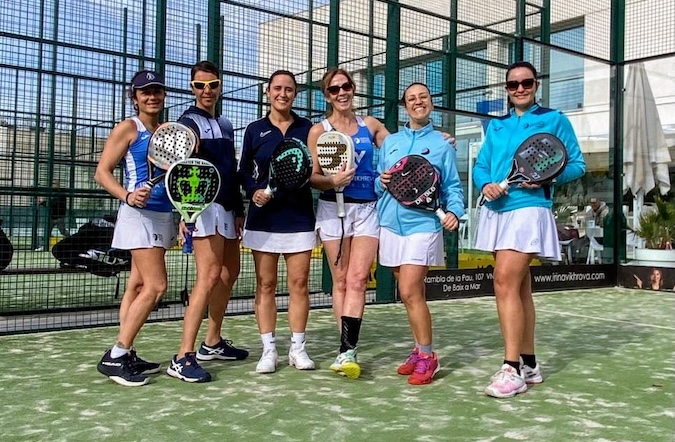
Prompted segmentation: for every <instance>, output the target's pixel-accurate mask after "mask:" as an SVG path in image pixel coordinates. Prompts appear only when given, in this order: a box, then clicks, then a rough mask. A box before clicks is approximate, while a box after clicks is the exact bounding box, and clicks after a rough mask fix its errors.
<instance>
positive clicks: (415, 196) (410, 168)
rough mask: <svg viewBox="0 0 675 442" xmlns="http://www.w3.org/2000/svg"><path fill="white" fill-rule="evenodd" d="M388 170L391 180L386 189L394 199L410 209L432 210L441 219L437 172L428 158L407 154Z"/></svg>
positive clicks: (442, 212) (442, 217) (442, 214)
mask: <svg viewBox="0 0 675 442" xmlns="http://www.w3.org/2000/svg"><path fill="white" fill-rule="evenodd" d="M389 172H390V173H391V182H389V184H387V190H389V193H391V196H393V197H394V199H395V200H396V201H398V202H399V203H401V204H402V205H404V206H405V207H409V208H411V209H419V210H426V211H429V212H434V213H435V214H436V216H437V217H438V219H440V220H441V221H443V219H444V218H445V212H444V211H443V209H441V204H440V201H439V193H440V189H439V185H440V183H439V177H438V172H436V169H435V168H434V166H432V165H431V163H430V162H429V160H427V159H426V158H424V157H423V156H421V155H408V156H406V157H403V158H401V159H400V160H399V161H398V162H397V163H396V164H394V166H393V167H392V168H391V169H389Z"/></svg>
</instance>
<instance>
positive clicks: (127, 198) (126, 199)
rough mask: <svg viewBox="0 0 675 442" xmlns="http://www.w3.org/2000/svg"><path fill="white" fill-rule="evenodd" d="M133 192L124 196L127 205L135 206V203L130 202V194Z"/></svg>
mask: <svg viewBox="0 0 675 442" xmlns="http://www.w3.org/2000/svg"><path fill="white" fill-rule="evenodd" d="M131 194H132V192H128V193H127V196H125V197H124V202H125V203H127V206H129V207H134V205H133V204H131V203H129V195H131Z"/></svg>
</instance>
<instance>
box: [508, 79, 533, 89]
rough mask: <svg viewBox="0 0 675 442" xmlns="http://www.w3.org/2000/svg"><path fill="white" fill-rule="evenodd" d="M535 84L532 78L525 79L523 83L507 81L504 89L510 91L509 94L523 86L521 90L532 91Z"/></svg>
mask: <svg viewBox="0 0 675 442" xmlns="http://www.w3.org/2000/svg"><path fill="white" fill-rule="evenodd" d="M536 82H537V80H535V79H534V78H526V79H525V80H523V81H515V80H512V81H507V82H506V89H508V90H510V91H511V92H513V91H516V90H518V87H519V86H521V85H522V86H523V89H532V88H533V87H534V84H535V83H536Z"/></svg>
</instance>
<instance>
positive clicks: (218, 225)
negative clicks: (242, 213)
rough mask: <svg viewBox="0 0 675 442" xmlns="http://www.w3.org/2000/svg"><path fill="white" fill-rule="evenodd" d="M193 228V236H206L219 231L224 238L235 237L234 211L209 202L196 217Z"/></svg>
mask: <svg viewBox="0 0 675 442" xmlns="http://www.w3.org/2000/svg"><path fill="white" fill-rule="evenodd" d="M195 229H196V230H195V232H194V233H193V234H192V237H193V238H206V237H209V236H213V235H215V234H216V233H219V234H220V236H222V237H224V238H226V239H237V228H236V226H235V225H234V211H232V210H230V211H226V210H225V208H224V207H223V206H221V205H220V204H218V203H213V204H211V205H210V206H209V207H207V208H206V210H205V211H203V212H202V213H201V214H200V215H199V216H198V217H197V221H196V222H195Z"/></svg>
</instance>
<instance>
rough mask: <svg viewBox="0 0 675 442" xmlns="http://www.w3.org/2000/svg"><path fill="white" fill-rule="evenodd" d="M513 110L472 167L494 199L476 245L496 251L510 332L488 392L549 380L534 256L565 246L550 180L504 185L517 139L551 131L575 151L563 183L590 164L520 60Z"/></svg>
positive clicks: (556, 255)
mask: <svg viewBox="0 0 675 442" xmlns="http://www.w3.org/2000/svg"><path fill="white" fill-rule="evenodd" d="M505 87H506V90H507V92H508V96H509V107H510V109H509V113H508V114H507V115H505V116H503V117H501V118H495V119H494V120H492V121H491V122H490V124H489V125H488V128H487V131H486V134H485V142H484V143H483V147H482V148H481V150H480V152H479V153H478V158H477V159H476V163H475V165H474V168H473V181H474V184H475V185H476V188H478V189H480V190H481V192H482V193H483V195H484V196H485V197H486V198H487V199H488V200H490V202H488V203H487V204H486V205H485V206H484V207H483V208H482V210H481V214H480V220H479V222H478V233H477V235H476V237H477V240H476V249H479V250H485V251H490V252H493V254H494V258H495V268H494V290H495V300H496V303H497V312H498V315H499V325H500V328H501V332H502V337H503V339H504V347H505V349H504V362H503V365H502V367H501V368H500V370H499V371H498V372H497V373H496V374H495V375H494V376H493V377H492V379H491V383H490V385H488V387H487V388H486V389H485V393H486V394H487V395H489V396H493V397H498V398H507V397H512V396H515V395H516V394H518V393H523V392H525V391H527V384H537V383H540V382H542V381H543V378H542V375H541V369H540V366H539V364H537V361H536V358H535V354H534V325H535V311H534V303H533V301H532V284H531V276H530V263H531V262H532V259H533V258H534V257H536V256H540V257H542V258H546V259H550V260H557V261H559V260H560V246H559V245H558V236H557V231H556V226H555V219H554V217H553V212H552V211H551V207H552V205H553V201H552V199H551V197H552V193H553V189H552V188H551V186H539V185H534V184H521V185H519V186H512V187H510V188H509V189H507V190H504V189H502V188H501V187H500V186H499V183H500V182H501V181H502V180H503V179H504V178H506V177H507V175H508V174H509V171H510V169H511V164H512V161H513V155H514V153H515V151H516V150H517V149H518V146H519V145H520V144H521V143H522V142H523V141H525V139H527V138H528V137H530V136H531V135H534V134H537V133H543V132H546V133H551V134H553V135H555V136H556V137H558V138H559V139H560V140H561V141H562V142H563V144H564V145H565V148H566V149H567V154H568V163H567V166H566V167H565V169H564V171H563V173H562V174H561V175H559V176H558V178H557V179H556V182H557V183H566V182H568V181H572V180H575V179H577V178H579V177H581V176H582V175H583V174H584V172H585V168H586V166H585V163H584V159H583V156H582V154H581V149H580V148H579V142H578V141H577V137H576V135H575V134H574V130H573V129H572V125H571V124H570V122H569V120H568V119H567V117H566V116H565V115H564V114H563V113H562V112H560V111H557V110H554V109H547V108H544V107H540V106H539V105H537V104H536V101H535V97H536V94H537V89H538V88H539V82H538V81H537V71H536V69H535V68H534V66H532V65H531V64H530V63H528V62H517V63H514V64H512V65H511V66H509V68H508V69H507V71H506V84H505Z"/></svg>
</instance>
